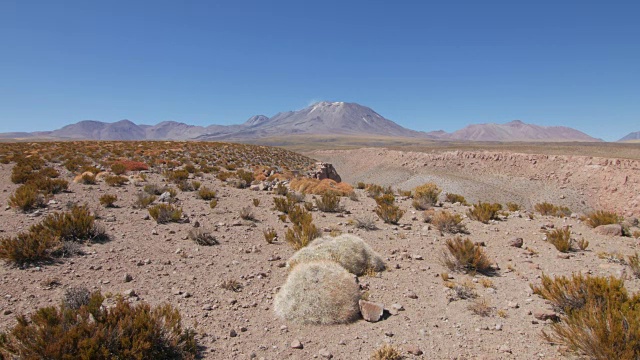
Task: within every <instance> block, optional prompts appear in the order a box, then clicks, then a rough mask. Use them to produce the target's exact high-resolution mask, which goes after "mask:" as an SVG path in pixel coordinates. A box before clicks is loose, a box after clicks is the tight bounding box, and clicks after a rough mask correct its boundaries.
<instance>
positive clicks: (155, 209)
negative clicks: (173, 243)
mask: <svg viewBox="0 0 640 360" xmlns="http://www.w3.org/2000/svg"><path fill="white" fill-rule="evenodd" d="M149 215H150V216H151V217H152V218H153V219H154V220H155V221H156V222H157V223H158V224H165V223H169V222H178V221H180V219H181V218H182V209H180V208H178V207H175V206H173V205H172V204H158V205H154V206H152V207H150V208H149Z"/></svg>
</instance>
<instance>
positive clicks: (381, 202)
mask: <svg viewBox="0 0 640 360" xmlns="http://www.w3.org/2000/svg"><path fill="white" fill-rule="evenodd" d="M375 200H376V203H377V204H378V206H377V207H376V209H375V213H376V215H378V217H379V218H380V219H381V220H382V221H384V222H385V223H387V224H398V222H399V221H400V219H401V218H402V215H404V213H405V211H404V210H401V209H400V207H398V206H397V205H395V197H394V196H393V195H391V194H385V195H382V196H379V197H377V198H375Z"/></svg>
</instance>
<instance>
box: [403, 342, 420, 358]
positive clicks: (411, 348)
mask: <svg viewBox="0 0 640 360" xmlns="http://www.w3.org/2000/svg"><path fill="white" fill-rule="evenodd" d="M405 350H406V351H407V352H408V353H409V354H411V355H415V356H420V355H422V354H423V352H422V350H420V348H419V347H418V346H417V345H414V344H411V345H407V346H406V347H405Z"/></svg>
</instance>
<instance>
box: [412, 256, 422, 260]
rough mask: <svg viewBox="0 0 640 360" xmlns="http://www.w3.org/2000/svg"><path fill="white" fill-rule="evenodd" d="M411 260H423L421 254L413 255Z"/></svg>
mask: <svg viewBox="0 0 640 360" xmlns="http://www.w3.org/2000/svg"><path fill="white" fill-rule="evenodd" d="M413 260H424V258H423V257H422V255H413Z"/></svg>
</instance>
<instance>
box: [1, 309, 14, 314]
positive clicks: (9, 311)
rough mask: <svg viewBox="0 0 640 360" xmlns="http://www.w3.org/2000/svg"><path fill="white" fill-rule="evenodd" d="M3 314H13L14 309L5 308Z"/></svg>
mask: <svg viewBox="0 0 640 360" xmlns="http://www.w3.org/2000/svg"><path fill="white" fill-rule="evenodd" d="M2 314H3V315H11V314H13V311H11V310H9V309H5V310H4V311H3V312H2Z"/></svg>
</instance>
